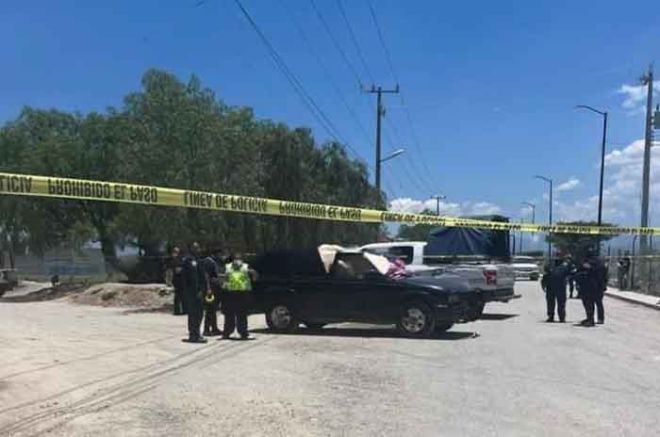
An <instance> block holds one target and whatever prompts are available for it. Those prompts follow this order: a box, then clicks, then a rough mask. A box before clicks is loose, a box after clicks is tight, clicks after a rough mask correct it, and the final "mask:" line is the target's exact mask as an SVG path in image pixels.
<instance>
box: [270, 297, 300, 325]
mask: <svg viewBox="0 0 660 437" xmlns="http://www.w3.org/2000/svg"><path fill="white" fill-rule="evenodd" d="M266 325H268V327H269V328H270V329H272V330H273V331H277V332H291V331H293V330H295V329H296V328H297V327H298V319H297V318H296V316H295V314H294V313H293V311H292V310H291V307H290V306H289V305H288V304H286V303H278V304H276V305H273V306H272V307H270V309H269V310H268V311H266Z"/></svg>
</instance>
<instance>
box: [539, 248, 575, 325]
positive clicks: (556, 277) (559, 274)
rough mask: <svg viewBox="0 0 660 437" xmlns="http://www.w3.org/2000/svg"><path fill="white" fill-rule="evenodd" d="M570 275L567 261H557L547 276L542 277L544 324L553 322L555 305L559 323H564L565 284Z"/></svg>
mask: <svg viewBox="0 0 660 437" xmlns="http://www.w3.org/2000/svg"><path fill="white" fill-rule="evenodd" d="M569 275H570V266H569V263H568V260H564V261H563V262H562V261H559V262H558V263H557V264H556V265H555V266H554V267H553V268H552V269H550V272H549V274H546V275H544V276H545V277H544V283H545V284H544V285H545V300H546V304H547V310H548V311H547V313H548V319H547V320H546V322H549V323H552V322H554V321H555V304H556V307H557V316H558V317H559V322H561V323H564V322H565V321H566V284H567V279H568V276H569Z"/></svg>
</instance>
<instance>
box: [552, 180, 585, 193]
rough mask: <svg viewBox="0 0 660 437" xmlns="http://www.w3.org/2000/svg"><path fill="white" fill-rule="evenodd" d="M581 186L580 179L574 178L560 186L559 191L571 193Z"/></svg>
mask: <svg viewBox="0 0 660 437" xmlns="http://www.w3.org/2000/svg"><path fill="white" fill-rule="evenodd" d="M578 185H580V180H579V179H578V178H575V177H572V178H570V179H569V180H567V181H566V182H563V183H561V184H559V186H558V187H557V191H571V190H573V189H575V188H576V187H577V186H578Z"/></svg>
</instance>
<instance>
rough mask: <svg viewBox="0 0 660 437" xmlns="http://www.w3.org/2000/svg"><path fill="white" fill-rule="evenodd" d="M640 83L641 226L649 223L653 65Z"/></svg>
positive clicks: (643, 241) (643, 244) (643, 243)
mask: <svg viewBox="0 0 660 437" xmlns="http://www.w3.org/2000/svg"><path fill="white" fill-rule="evenodd" d="M642 84H644V85H646V86H647V89H648V90H647V94H646V129H645V135H644V168H643V171H642V220H641V222H642V223H641V227H642V228H646V227H648V225H649V183H650V175H651V144H652V142H653V138H652V136H653V130H652V129H653V127H652V117H653V115H652V111H653V65H651V66H649V72H648V73H647V74H646V75H644V76H643V77H642ZM639 249H640V255H646V254H647V252H648V237H647V236H646V235H642V236H641V238H640V240H639Z"/></svg>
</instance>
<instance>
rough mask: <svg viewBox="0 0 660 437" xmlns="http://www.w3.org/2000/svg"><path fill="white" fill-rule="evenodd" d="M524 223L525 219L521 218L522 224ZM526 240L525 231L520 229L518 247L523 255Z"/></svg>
mask: <svg viewBox="0 0 660 437" xmlns="http://www.w3.org/2000/svg"><path fill="white" fill-rule="evenodd" d="M523 223H525V219H524V218H521V219H520V224H523ZM524 240H525V236H524V234H523V231H520V243H519V244H518V246H519V247H518V253H519V254H521V255H522V251H523V242H524Z"/></svg>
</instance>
